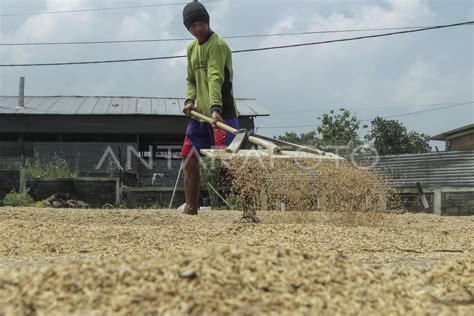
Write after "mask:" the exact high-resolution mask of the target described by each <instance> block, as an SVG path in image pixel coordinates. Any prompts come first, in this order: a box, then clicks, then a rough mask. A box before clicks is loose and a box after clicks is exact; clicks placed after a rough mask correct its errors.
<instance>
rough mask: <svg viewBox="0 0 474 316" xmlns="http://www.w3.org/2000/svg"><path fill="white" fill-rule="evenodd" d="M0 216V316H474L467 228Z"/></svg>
mask: <svg viewBox="0 0 474 316" xmlns="http://www.w3.org/2000/svg"><path fill="white" fill-rule="evenodd" d="M258 214H259V217H260V219H261V220H262V223H261V224H234V223H233V221H234V220H236V219H238V218H239V216H240V214H239V213H237V212H230V211H209V212H205V213H203V214H201V215H199V216H197V217H189V216H186V215H181V214H179V213H177V212H176V211H167V210H75V209H34V208H0V315H3V314H5V315H10V314H13V315H15V314H18V315H24V314H30V315H34V314H39V315H51V314H53V315H54V314H65V313H67V314H76V315H103V314H147V315H187V314H188V315H189V314H190V315H202V314H219V315H225V314H235V315H262V314H308V315H309V314H312V315H313V314H315V313H318V314H323V315H333V314H406V313H410V314H444V315H447V314H464V315H473V314H474V217H439V216H434V215H427V214H384V215H382V216H378V217H373V216H370V215H364V214H362V215H357V216H349V215H347V213H298V212H285V213H281V212H259V213H258Z"/></svg>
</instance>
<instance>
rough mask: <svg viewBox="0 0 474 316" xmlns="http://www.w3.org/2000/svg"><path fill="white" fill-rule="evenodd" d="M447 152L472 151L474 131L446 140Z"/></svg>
mask: <svg viewBox="0 0 474 316" xmlns="http://www.w3.org/2000/svg"><path fill="white" fill-rule="evenodd" d="M447 143H448V146H447V148H448V150H453V151H455V150H474V131H472V132H471V133H469V134H466V135H462V136H457V137H453V138H450V139H449V140H447Z"/></svg>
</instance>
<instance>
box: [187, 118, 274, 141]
mask: <svg viewBox="0 0 474 316" xmlns="http://www.w3.org/2000/svg"><path fill="white" fill-rule="evenodd" d="M191 115H192V116H193V117H194V118H197V119H200V120H203V121H205V122H207V123H209V124H211V125H212V124H213V123H214V121H213V119H211V118H210V117H207V116H205V115H203V114H201V113H198V112H196V111H191ZM216 126H217V127H219V128H220V129H223V130H224V131H226V132H229V133H231V134H234V135H236V134H237V133H238V130H237V129H235V128H233V127H230V126H229V125H227V124H224V123H222V122H216ZM248 140H249V142H251V143H252V144H254V145H258V146H262V147H263V148H265V149H268V148H271V147H272V146H273V144H271V143H270V142H268V141H266V140H263V139H260V138H257V137H255V136H249V137H248Z"/></svg>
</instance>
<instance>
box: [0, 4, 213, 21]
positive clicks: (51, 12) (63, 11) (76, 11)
mask: <svg viewBox="0 0 474 316" xmlns="http://www.w3.org/2000/svg"><path fill="white" fill-rule="evenodd" d="M217 2H222V1H219V0H208V1H201V3H217ZM186 4H188V2H172V3H157V4H147V5H135V6H124V7H108V8H95V9H77V10H61V11H44V12H33V13H13V14H0V17H11V16H28V15H43V14H63V13H81V12H96V11H110V10H123V9H140V8H153V7H165V6H178V5H180V6H181V5H186Z"/></svg>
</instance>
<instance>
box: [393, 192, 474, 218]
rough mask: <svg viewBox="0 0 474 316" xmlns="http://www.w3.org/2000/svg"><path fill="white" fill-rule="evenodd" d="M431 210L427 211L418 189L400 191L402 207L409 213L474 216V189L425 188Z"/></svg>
mask: <svg viewBox="0 0 474 316" xmlns="http://www.w3.org/2000/svg"><path fill="white" fill-rule="evenodd" d="M423 192H424V193H425V196H426V199H427V201H428V205H429V208H427V209H425V208H424V207H423V204H422V202H421V196H420V195H419V193H418V190H417V189H399V193H400V196H401V198H402V205H403V206H404V207H405V208H406V209H408V210H409V211H414V212H426V213H434V214H436V215H451V216H459V215H474V187H437V188H430V187H428V188H423Z"/></svg>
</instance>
